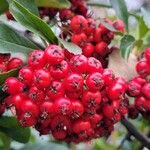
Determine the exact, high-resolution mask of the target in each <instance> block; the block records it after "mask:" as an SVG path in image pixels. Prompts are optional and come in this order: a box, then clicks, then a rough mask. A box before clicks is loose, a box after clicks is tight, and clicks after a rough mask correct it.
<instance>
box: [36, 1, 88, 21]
mask: <svg viewBox="0 0 150 150" xmlns="http://www.w3.org/2000/svg"><path fill="white" fill-rule="evenodd" d="M70 2H71V7H70V8H68V9H61V10H58V9H54V8H45V7H40V8H39V12H40V16H41V17H42V18H43V17H49V18H50V19H51V18H54V17H55V16H56V14H57V13H59V18H60V20H61V21H63V22H66V21H68V20H70V19H71V18H72V17H73V16H75V15H78V14H80V15H83V16H85V17H86V16H87V13H88V8H87V4H86V1H85V0H70Z"/></svg>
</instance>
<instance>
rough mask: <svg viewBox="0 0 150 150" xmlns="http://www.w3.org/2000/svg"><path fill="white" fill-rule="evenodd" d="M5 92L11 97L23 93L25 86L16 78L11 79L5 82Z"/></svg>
mask: <svg viewBox="0 0 150 150" xmlns="http://www.w3.org/2000/svg"><path fill="white" fill-rule="evenodd" d="M3 90H4V91H5V92H7V93H9V94H11V95H14V94H18V93H21V92H22V91H23V90H24V85H23V84H22V83H21V82H20V81H19V80H17V79H16V78H14V77H10V78H8V79H7V80H6V81H5V84H4V87H3Z"/></svg>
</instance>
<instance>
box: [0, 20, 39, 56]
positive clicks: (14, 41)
mask: <svg viewBox="0 0 150 150" xmlns="http://www.w3.org/2000/svg"><path fill="white" fill-rule="evenodd" d="M33 49H39V48H38V47H37V46H36V45H35V44H34V43H32V42H31V41H29V40H28V39H27V38H25V37H23V36H21V35H20V34H19V33H18V32H16V31H15V30H14V29H12V28H11V27H10V26H8V25H6V24H3V23H1V24H0V53H11V52H12V53H13V52H20V53H24V54H28V53H30V52H31V51H32V50H33Z"/></svg>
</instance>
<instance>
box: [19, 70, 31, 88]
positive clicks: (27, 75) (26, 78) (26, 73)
mask: <svg viewBox="0 0 150 150" xmlns="http://www.w3.org/2000/svg"><path fill="white" fill-rule="evenodd" d="M32 79H33V71H32V70H31V69H30V68H29V67H24V68H22V69H21V70H20V71H19V80H20V81H21V82H22V83H24V84H25V85H28V86H30V85H31V82H32Z"/></svg>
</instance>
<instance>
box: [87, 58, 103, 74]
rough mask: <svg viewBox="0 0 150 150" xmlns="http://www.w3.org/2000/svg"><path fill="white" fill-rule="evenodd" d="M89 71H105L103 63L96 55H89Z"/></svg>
mask: <svg viewBox="0 0 150 150" xmlns="http://www.w3.org/2000/svg"><path fill="white" fill-rule="evenodd" d="M87 72H88V73H93V72H100V73H102V72H103V68H102V64H101V62H100V61H98V60H97V59H96V58H94V57H89V58H88V62H87Z"/></svg>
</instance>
